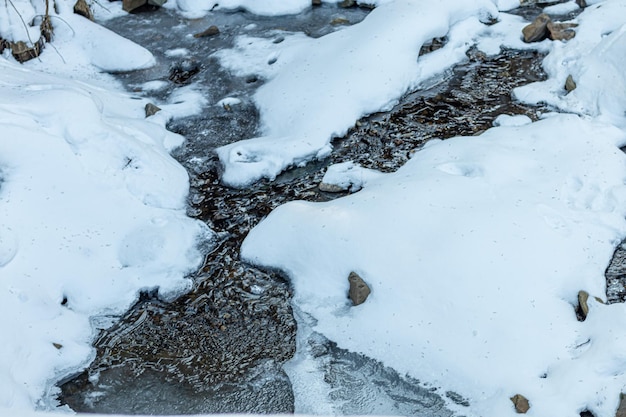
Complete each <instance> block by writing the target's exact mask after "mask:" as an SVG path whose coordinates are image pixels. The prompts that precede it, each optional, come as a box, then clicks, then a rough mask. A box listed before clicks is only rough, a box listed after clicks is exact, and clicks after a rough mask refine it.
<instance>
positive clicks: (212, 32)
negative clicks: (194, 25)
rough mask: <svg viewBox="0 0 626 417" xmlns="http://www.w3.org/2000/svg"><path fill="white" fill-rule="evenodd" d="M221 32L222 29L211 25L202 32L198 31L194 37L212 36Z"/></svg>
mask: <svg viewBox="0 0 626 417" xmlns="http://www.w3.org/2000/svg"><path fill="white" fill-rule="evenodd" d="M219 34H220V29H219V28H218V27H217V26H215V25H212V26H209V27H208V28H207V29H206V30H204V31H202V32H200V33H196V34H194V35H193V37H194V38H208V37H210V36H216V35H219Z"/></svg>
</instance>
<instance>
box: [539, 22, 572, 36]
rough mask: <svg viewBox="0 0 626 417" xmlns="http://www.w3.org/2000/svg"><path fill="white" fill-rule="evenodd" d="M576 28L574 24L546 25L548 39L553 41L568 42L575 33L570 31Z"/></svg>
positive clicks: (550, 23)
mask: <svg viewBox="0 0 626 417" xmlns="http://www.w3.org/2000/svg"><path fill="white" fill-rule="evenodd" d="M576 26H578V24H576V23H554V22H549V23H548V24H547V25H546V28H547V29H548V37H549V38H550V39H552V40H553V41H569V40H570V39H572V38H573V37H574V36H576V32H574V31H573V30H572V28H575V27H576Z"/></svg>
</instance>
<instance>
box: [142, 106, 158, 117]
mask: <svg viewBox="0 0 626 417" xmlns="http://www.w3.org/2000/svg"><path fill="white" fill-rule="evenodd" d="M160 111H161V108H160V107H158V106H155V105H154V104H152V103H148V104H146V117H150V116H154V115H155V114H157V113H158V112H160Z"/></svg>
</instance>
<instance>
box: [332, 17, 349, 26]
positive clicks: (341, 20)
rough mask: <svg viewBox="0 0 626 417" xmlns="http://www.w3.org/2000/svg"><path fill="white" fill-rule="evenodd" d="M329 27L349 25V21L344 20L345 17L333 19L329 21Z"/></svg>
mask: <svg viewBox="0 0 626 417" xmlns="http://www.w3.org/2000/svg"><path fill="white" fill-rule="evenodd" d="M330 24H331V25H349V24H350V21H349V20H348V19H346V18H345V17H335V18H334V19H333V20H331V21H330Z"/></svg>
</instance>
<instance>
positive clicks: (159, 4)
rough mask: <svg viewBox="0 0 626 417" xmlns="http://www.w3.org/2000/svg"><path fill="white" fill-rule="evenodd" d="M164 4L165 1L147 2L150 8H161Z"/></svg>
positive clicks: (154, 0) (150, 0)
mask: <svg viewBox="0 0 626 417" xmlns="http://www.w3.org/2000/svg"><path fill="white" fill-rule="evenodd" d="M165 3H167V0H148V4H149V5H151V6H159V7H161V6H163V5H164V4H165Z"/></svg>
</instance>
